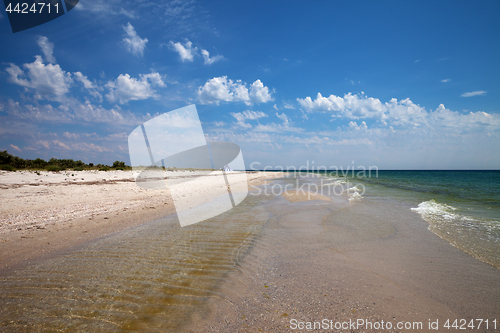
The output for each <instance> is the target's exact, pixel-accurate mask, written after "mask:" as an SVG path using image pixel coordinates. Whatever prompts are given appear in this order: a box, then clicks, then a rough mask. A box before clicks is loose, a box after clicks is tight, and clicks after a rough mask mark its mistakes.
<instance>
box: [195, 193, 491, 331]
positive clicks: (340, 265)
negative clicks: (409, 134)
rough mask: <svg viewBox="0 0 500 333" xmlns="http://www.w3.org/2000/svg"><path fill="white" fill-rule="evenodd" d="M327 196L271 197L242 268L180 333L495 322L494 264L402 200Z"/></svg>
mask: <svg viewBox="0 0 500 333" xmlns="http://www.w3.org/2000/svg"><path fill="white" fill-rule="evenodd" d="M332 199H333V203H325V202H324V201H315V202H289V201H286V200H284V199H283V198H279V197H278V198H276V199H274V201H272V202H271V203H270V204H269V206H268V210H269V212H270V213H271V214H272V218H271V219H270V221H269V223H268V224H267V225H266V228H265V229H264V231H263V233H262V236H261V237H259V239H258V241H257V245H256V246H255V248H254V249H253V250H252V251H251V253H250V254H249V255H248V257H247V258H246V259H245V262H244V265H243V267H241V268H240V269H238V270H237V271H235V272H233V273H231V275H230V277H229V278H228V280H227V281H228V282H226V283H225V284H223V286H222V288H221V291H220V295H221V296H220V298H217V299H213V300H212V301H211V303H210V306H209V310H207V311H206V312H205V313H204V314H200V315H199V317H198V321H195V322H194V323H193V324H192V325H191V326H189V331H190V332H201V331H203V332H246V331H248V332H284V331H302V332H305V331H308V330H305V329H303V330H300V329H298V328H296V327H297V325H298V324H297V323H298V322H297V321H301V322H303V323H304V324H306V323H307V322H314V321H316V322H320V323H322V321H323V320H324V319H327V320H328V321H330V320H331V321H333V323H336V322H339V323H345V322H349V321H357V320H360V319H362V320H365V321H371V322H379V323H381V322H382V321H384V322H385V323H387V322H388V321H389V322H391V323H392V324H393V325H394V326H396V325H397V323H399V322H404V323H405V324H406V323H407V322H410V323H412V326H413V325H414V324H413V323H416V325H418V323H422V329H416V327H418V326H414V327H415V329H413V328H412V329H395V327H394V328H393V329H385V330H380V329H379V330H376V329H373V330H371V329H367V327H366V326H360V327H357V328H356V329H351V328H349V329H344V330H339V329H332V330H325V331H328V332H330V331H335V332H337V331H349V332H351V331H353V332H371V331H373V332H376V331H378V332H380V331H384V332H401V331H404V332H430V331H434V330H431V329H429V321H431V322H433V323H434V322H436V320H437V321H438V324H439V331H443V332H444V331H449V330H448V329H446V328H445V327H444V324H445V323H446V321H447V320H448V319H450V320H451V321H450V324H452V323H453V321H454V320H455V319H458V320H460V319H465V320H467V324H469V323H470V320H472V319H473V320H475V324H476V325H477V324H478V323H479V321H478V320H477V319H484V320H486V319H488V320H489V322H490V323H491V322H492V321H493V320H495V319H496V320H497V323H498V320H499V317H500V315H499V314H500V270H498V269H496V268H494V267H492V266H490V265H488V264H485V263H483V262H480V261H478V260H476V259H474V258H472V257H471V256H469V255H467V254H466V253H464V252H462V251H460V250H458V249H456V248H454V247H453V246H451V245H450V244H448V243H447V242H445V241H443V240H442V239H440V238H439V237H437V236H436V235H434V234H433V233H432V232H430V231H429V230H428V225H427V223H426V222H425V221H423V220H422V219H421V218H420V217H419V216H418V215H417V216H415V214H413V213H412V212H411V211H410V208H411V207H410V206H407V205H402V204H401V203H396V202H390V201H385V200H361V201H356V202H355V203H352V202H351V203H349V200H348V199H347V198H346V197H334V198H332ZM365 199H368V198H365ZM292 319H293V320H297V321H296V322H293V323H294V325H293V326H292V325H291V324H292V322H291V320H292ZM293 328H296V329H293ZM344 328H345V327H344ZM499 328H500V327H499V326H498V324H497V329H496V330H495V329H494V328H493V327H492V326H491V325H490V326H489V329H486V326H485V325H484V324H483V325H482V326H481V327H480V328H479V329H477V327H476V329H474V330H471V329H470V328H467V329H466V330H460V331H475V332H478V331H481V332H493V331H499ZM451 330H452V331H455V330H454V329H453V328H452V329H451Z"/></svg>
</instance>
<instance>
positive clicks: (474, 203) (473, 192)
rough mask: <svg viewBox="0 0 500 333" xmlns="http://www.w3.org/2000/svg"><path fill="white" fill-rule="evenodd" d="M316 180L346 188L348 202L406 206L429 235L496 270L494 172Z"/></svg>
mask: <svg viewBox="0 0 500 333" xmlns="http://www.w3.org/2000/svg"><path fill="white" fill-rule="evenodd" d="M322 176H327V177H328V179H330V180H332V181H340V182H342V183H344V182H345V183H346V184H348V185H347V188H348V190H347V191H348V194H349V196H350V199H351V201H358V200H368V201H369V200H377V199H386V200H394V201H399V202H404V203H407V204H410V205H411V206H412V207H411V208H410V210H411V211H412V212H414V213H415V214H419V215H420V216H421V218H422V219H423V220H425V221H426V222H427V223H428V224H429V227H428V228H429V230H430V231H432V232H433V233H434V234H436V235H437V236H439V237H440V238H442V239H444V240H446V241H447V242H449V243H450V244H452V245H453V246H455V247H456V248H458V249H460V250H462V251H464V252H466V253H468V254H470V255H471V256H473V257H475V258H476V259H478V260H481V261H483V262H486V263H488V264H490V265H493V266H495V267H497V268H500V171H498V170H487V171H479V170H478V171H476V170H474V171H459V170H453V171H451V170H450V171H444V170H436V171H431V170H425V171H414V170H407V171H405V170H397V171H396V170H378V171H374V170H371V171H370V173H367V172H351V173H345V174H344V173H342V172H332V171H327V172H323V175H322Z"/></svg>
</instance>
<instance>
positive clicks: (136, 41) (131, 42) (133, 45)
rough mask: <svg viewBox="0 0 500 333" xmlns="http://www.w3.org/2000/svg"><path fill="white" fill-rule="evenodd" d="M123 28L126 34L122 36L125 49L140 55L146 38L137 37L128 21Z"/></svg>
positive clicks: (142, 52) (144, 46)
mask: <svg viewBox="0 0 500 333" xmlns="http://www.w3.org/2000/svg"><path fill="white" fill-rule="evenodd" d="M123 30H125V33H126V34H127V36H126V37H124V38H123V43H124V44H125V47H126V48H127V50H128V51H129V52H130V53H132V54H133V55H135V56H142V55H143V54H144V48H146V43H147V42H148V39H147V38H141V37H139V35H137V32H136V31H135V29H134V27H133V26H132V24H130V22H129V23H127V25H126V26H124V27H123Z"/></svg>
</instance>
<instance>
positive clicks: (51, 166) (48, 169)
mask: <svg viewBox="0 0 500 333" xmlns="http://www.w3.org/2000/svg"><path fill="white" fill-rule="evenodd" d="M45 170H47V171H54V172H59V171H62V170H64V169H63V168H61V167H58V166H57V165H47V166H46V167H45Z"/></svg>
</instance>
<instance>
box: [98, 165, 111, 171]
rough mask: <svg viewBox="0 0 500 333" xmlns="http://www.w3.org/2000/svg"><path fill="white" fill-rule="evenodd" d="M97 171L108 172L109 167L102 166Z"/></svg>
mask: <svg viewBox="0 0 500 333" xmlns="http://www.w3.org/2000/svg"><path fill="white" fill-rule="evenodd" d="M99 171H109V166H107V165H103V166H101V167H100V168H99Z"/></svg>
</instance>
